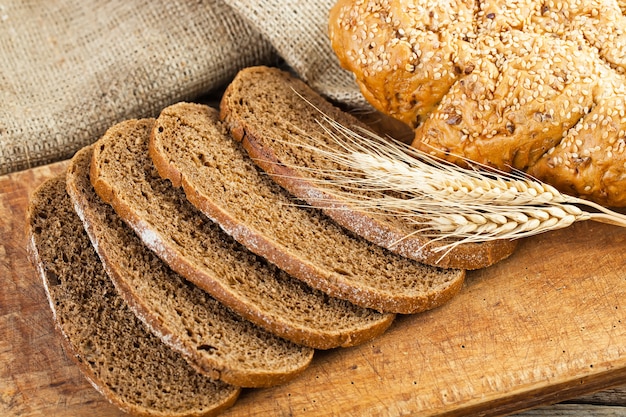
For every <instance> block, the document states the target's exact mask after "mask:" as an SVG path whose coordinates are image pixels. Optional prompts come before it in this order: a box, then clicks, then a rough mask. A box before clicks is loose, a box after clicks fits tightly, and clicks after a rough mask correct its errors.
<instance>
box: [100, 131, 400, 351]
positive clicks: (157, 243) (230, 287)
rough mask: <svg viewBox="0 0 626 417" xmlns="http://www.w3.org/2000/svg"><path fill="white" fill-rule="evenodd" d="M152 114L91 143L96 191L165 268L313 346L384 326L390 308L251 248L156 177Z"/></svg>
mask: <svg viewBox="0 0 626 417" xmlns="http://www.w3.org/2000/svg"><path fill="white" fill-rule="evenodd" d="M153 123H154V121H153V120H139V121H137V120H128V121H126V122H122V123H120V124H118V125H116V126H113V127H112V128H110V129H109V130H108V131H107V132H106V134H105V135H104V136H103V137H102V138H101V139H100V140H99V141H98V142H97V143H96V146H95V147H94V152H93V159H92V162H91V167H90V176H91V182H92V183H93V184H94V188H95V189H96V192H97V193H98V194H99V195H100V197H101V198H102V199H103V200H104V201H105V202H108V203H110V204H111V205H112V206H113V208H114V209H115V211H116V212H117V213H118V215H119V216H120V217H122V218H123V219H124V220H125V221H126V223H127V224H129V225H130V226H131V227H132V228H133V229H134V230H135V232H136V233H137V234H138V235H139V236H140V237H141V238H142V241H143V242H144V244H145V245H146V246H148V247H149V248H151V249H152V250H154V251H155V253H157V254H158V255H159V256H160V257H161V258H162V259H164V260H165V262H166V263H168V264H169V265H170V267H171V268H172V269H173V270H175V271H176V272H178V273H179V274H180V275H182V276H184V277H185V278H187V279H188V280H190V281H191V282H193V283H194V284H196V285H197V286H199V287H200V288H202V289H204V290H205V291H207V292H209V293H210V294H211V295H213V297H215V298H216V299H218V300H219V301H221V302H222V303H223V304H225V305H227V306H229V307H230V308H231V309H232V310H234V311H235V312H237V313H238V314H240V315H241V316H243V317H244V318H245V319H247V320H249V321H251V322H253V323H256V324H258V325H259V326H261V327H263V328H265V329H266V330H268V331H270V332H271V333H274V334H276V335H278V336H281V337H284V338H285V339H287V340H291V341H293V342H295V343H299V344H302V345H305V346H309V347H314V348H318V349H328V348H333V347H338V346H351V345H355V344H359V343H363V342H365V341H367V340H370V339H371V338H373V337H375V336H377V335H379V334H381V333H383V332H384V331H385V330H386V329H387V328H388V327H389V325H391V323H392V321H393V319H394V317H395V316H394V315H393V314H381V313H378V312H376V311H374V310H370V309H364V308H361V307H358V306H356V305H354V304H351V303H349V302H346V301H344V300H340V299H336V298H332V297H329V296H328V295H326V294H324V293H323V292H321V291H316V290H313V289H312V288H310V287H309V286H307V285H305V284H304V283H303V282H301V281H300V280H297V279H295V278H292V277H290V276H289V275H287V274H286V273H285V272H283V271H281V270H279V269H278V268H276V267H275V266H273V265H271V264H269V263H268V262H267V261H266V260H264V259H262V258H261V257H258V256H256V255H254V254H253V253H251V252H250V251H248V250H247V249H246V248H245V247H244V246H242V245H241V244H239V243H237V242H236V241H235V240H234V239H232V238H231V237H230V236H228V235H227V234H226V233H224V231H222V230H221V229H220V227H219V226H218V225H216V224H215V223H213V222H212V221H211V220H209V219H208V218H207V217H206V216H205V215H204V214H202V213H201V212H200V211H199V210H197V209H196V208H195V207H194V206H193V205H191V204H190V203H189V202H188V201H187V200H186V198H185V194H184V192H183V191H182V190H180V189H177V188H174V187H172V185H171V182H170V181H169V180H166V179H162V178H161V177H159V175H158V173H157V172H156V169H155V168H154V166H153V164H152V161H151V160H150V157H149V155H148V141H149V136H150V131H151V129H152V126H153Z"/></svg>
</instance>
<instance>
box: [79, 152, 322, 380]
mask: <svg viewBox="0 0 626 417" xmlns="http://www.w3.org/2000/svg"><path fill="white" fill-rule="evenodd" d="M92 153H93V152H92V148H91V147H87V148H84V149H82V150H80V151H79V152H77V153H76V155H75V156H74V157H73V158H72V160H71V162H70V165H69V166H68V168H67V191H68V194H69V195H70V197H71V199H72V201H73V203H74V207H75V210H76V212H77V213H78V215H79V217H80V218H81V219H82V221H83V224H84V225H85V229H86V231H87V234H88V235H89V237H90V239H91V241H92V243H93V246H94V248H95V249H96V252H97V253H98V255H99V256H100V259H101V261H102V263H103V265H104V267H105V270H106V271H107V272H108V275H109V277H110V278H111V280H112V281H113V284H114V285H115V287H116V288H117V290H118V292H119V293H120V295H121V296H122V298H123V299H124V300H125V301H126V303H127V304H128V305H129V306H130V307H131V308H132V310H133V311H134V312H135V314H136V315H137V316H138V317H139V318H140V319H141V320H142V321H143V322H144V323H145V324H146V326H147V327H148V328H149V329H151V331H152V332H153V333H155V334H156V335H157V336H159V337H160V338H161V340H162V341H163V342H164V343H166V344H167V345H169V346H170V347H171V348H172V349H174V350H176V351H178V352H180V353H181V354H182V355H183V356H184V357H185V358H186V359H187V361H188V362H189V363H190V365H192V366H194V367H195V368H196V369H197V370H198V371H199V372H202V373H205V374H207V375H208V376H210V377H211V378H213V379H220V380H222V381H224V382H227V383H229V384H232V385H237V386H240V387H266V386H272V385H277V384H281V383H284V382H286V381H288V380H290V379H292V378H293V377H295V376H296V375H298V374H300V373H301V372H302V371H304V369H306V368H307V367H308V366H309V364H310V363H311V360H312V358H313V349H311V348H307V347H303V346H300V345H296V344H294V343H292V342H288V341H286V340H284V339H282V338H279V337H277V336H274V335H272V334H271V333H268V332H267V331H265V330H263V329H261V328H260V327H258V326H256V325H254V324H252V323H250V322H249V321H247V320H244V319H242V318H241V317H240V316H239V315H236V314H234V313H233V312H232V311H231V310H229V309H228V308H226V307H225V306H223V305H222V304H220V303H219V302H218V301H217V300H215V299H214V298H212V297H211V296H210V295H209V294H207V293H206V292H205V291H203V290H201V289H200V288H198V287H196V286H195V285H193V284H191V283H189V281H187V280H185V279H184V278H183V277H181V276H180V275H178V274H176V273H175V272H174V271H172V270H171V269H170V268H168V267H167V265H166V264H165V263H164V262H163V261H161V260H160V259H159V258H158V257H157V256H156V254H154V253H153V252H152V251H150V250H149V249H148V248H147V247H145V246H144V245H143V243H142V242H141V239H139V237H137V236H136V235H135V233H134V232H133V231H132V229H130V228H129V227H128V226H126V224H124V222H123V221H122V219H121V218H120V217H119V216H117V214H116V213H115V211H114V210H113V208H112V207H111V206H110V205H108V204H106V203H104V202H103V201H102V200H101V199H100V198H99V197H98V195H97V194H96V192H95V190H94V189H93V186H92V185H91V182H90V180H89V164H90V161H91V157H92Z"/></svg>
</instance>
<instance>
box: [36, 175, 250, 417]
mask: <svg viewBox="0 0 626 417" xmlns="http://www.w3.org/2000/svg"><path fill="white" fill-rule="evenodd" d="M28 233H29V242H30V246H29V253H30V256H31V259H32V261H33V263H34V264H35V265H36V267H37V269H38V271H39V273H40V275H41V277H42V279H43V283H44V286H45V289H46V294H47V297H48V300H49V302H50V307H51V309H52V313H53V316H54V321H55V324H56V326H57V328H58V329H59V330H60V332H61V333H62V334H63V336H64V337H63V339H64V343H65V346H66V350H67V351H68V352H69V353H70V354H71V355H72V358H73V359H74V360H75V361H76V363H77V364H78V366H79V368H80V369H81V371H82V372H83V374H84V375H85V377H87V379H88V380H89V381H90V382H91V383H92V384H93V386H94V387H95V388H96V389H97V390H98V391H100V392H101V393H102V394H103V395H104V396H105V397H106V398H108V399H109V400H110V401H111V402H112V403H113V404H116V405H117V406H118V407H119V408H121V409H122V410H124V411H125V412H127V413H130V414H133V415H141V416H164V415H168V416H210V415H215V414H217V413H219V412H220V411H221V410H224V409H225V408H227V407H229V406H231V405H232V404H234V403H235V401H236V399H237V396H238V395H239V392H240V389H239V388H237V387H235V386H232V385H228V384H226V383H224V382H221V381H214V380H212V379H210V378H208V377H206V376H204V375H201V374H199V373H197V372H195V370H194V369H193V368H192V367H191V366H189V365H188V364H187V362H186V361H185V360H184V359H183V357H182V356H181V355H179V354H178V353H176V352H174V351H173V350H171V349H169V348H168V347H167V346H166V345H164V344H163V343H161V340H159V338H157V337H156V336H154V335H152V334H151V333H150V332H149V331H148V330H147V329H146V328H145V327H144V325H143V324H142V322H141V321H140V320H139V319H138V318H137V317H136V316H135V315H134V314H133V313H132V311H131V310H130V309H129V308H128V306H127V305H126V304H125V303H124V302H123V300H122V299H121V297H120V296H119V295H118V293H117V291H116V290H115V288H114V287H113V284H112V283H111V281H110V280H109V278H108V276H107V275H106V273H105V271H104V269H103V267H102V264H101V263H100V260H99V259H98V256H97V255H96V252H95V251H94V249H93V247H92V246H91V243H90V241H89V238H88V237H87V234H86V233H85V231H84V229H83V226H82V223H81V220H80V219H79V218H78V216H77V215H76V213H75V212H74V210H73V208H72V202H71V201H70V198H69V197H68V195H67V194H66V192H65V180H64V178H63V177H57V178H54V179H51V180H48V181H46V182H45V183H43V184H42V185H41V186H40V187H39V188H38V189H37V190H36V191H35V193H34V194H33V195H32V198H31V201H30V206H29V211H28Z"/></svg>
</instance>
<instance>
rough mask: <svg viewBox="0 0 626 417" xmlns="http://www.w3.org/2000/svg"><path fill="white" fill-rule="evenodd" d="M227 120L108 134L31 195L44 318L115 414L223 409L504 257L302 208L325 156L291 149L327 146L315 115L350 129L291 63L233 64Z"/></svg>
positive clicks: (488, 249)
mask: <svg viewBox="0 0 626 417" xmlns="http://www.w3.org/2000/svg"><path fill="white" fill-rule="evenodd" d="M220 111H221V113H220V112H218V111H217V110H216V109H213V108H211V107H209V106H206V105H201V104H191V103H178V104H176V105H173V106H171V107H168V108H166V109H164V110H163V111H162V112H161V114H160V115H159V116H158V118H156V119H142V120H128V121H125V122H122V123H120V124H118V125H116V126H113V127H112V128H110V129H109V130H108V131H107V132H106V134H105V135H104V136H103V137H102V138H101V139H100V140H99V141H98V142H96V143H95V144H93V145H91V146H89V147H86V148H84V149H82V150H81V151H79V152H78V153H77V154H76V155H75V156H74V158H73V159H72V160H71V162H70V164H69V166H68V169H67V172H66V173H65V174H64V175H63V176H61V177H58V178H54V179H51V180H49V181H47V182H45V183H44V184H42V185H41V186H40V187H39V189H38V190H37V191H36V192H35V193H34V194H33V196H32V199H31V204H30V208H29V219H28V226H29V232H30V253H31V255H32V258H33V262H34V263H35V265H37V267H38V270H39V271H40V274H41V276H42V278H43V282H44V285H45V288H46V292H47V295H48V298H49V301H50V306H51V308H52V312H53V315H54V318H55V323H56V325H57V327H58V328H59V329H60V331H61V333H62V334H63V336H64V337H63V340H64V343H66V346H67V348H68V351H69V352H72V354H73V355H74V357H75V359H76V361H77V363H78V365H79V366H80V368H81V370H82V371H83V373H84V374H85V376H86V377H87V378H88V379H89V380H90V381H91V382H92V384H93V385H94V386H95V387H96V388H97V389H98V390H99V391H100V392H102V393H103V394H104V395H105V396H106V397H107V398H108V399H109V400H110V401H111V402H113V403H114V404H116V405H117V406H119V407H120V408H121V409H123V410H124V411H126V412H129V413H131V414H137V415H173V416H183V415H194V416H199V415H214V414H216V413H219V412H220V411H221V410H224V409H225V408H227V407H229V406H231V405H232V404H234V403H235V401H236V398H237V396H238V394H239V392H240V389H241V388H242V387H246V388H257V387H268V386H272V385H277V384H282V383H285V382H286V381H288V380H290V379H291V378H294V377H295V376H296V375H299V374H300V373H301V372H303V371H304V370H305V369H306V368H307V366H308V365H309V364H310V362H311V360H312V359H313V354H314V351H315V350H316V349H333V348H339V347H349V346H354V345H357V344H360V343H364V342H366V341H368V340H371V339H372V338H374V337H376V336H378V335H380V334H382V333H383V332H384V331H385V330H386V329H387V328H388V327H389V326H390V325H391V324H392V321H393V320H394V317H395V315H396V314H413V313H418V312H421V311H424V310H427V309H432V308H435V307H437V306H439V305H441V304H443V303H444V302H446V301H447V300H449V299H450V298H451V297H452V296H454V295H455V294H456V293H457V292H458V291H459V290H460V289H461V287H462V283H463V279H464V276H465V270H466V269H473V268H482V267H485V266H488V265H491V264H493V263H494V262H497V261H499V260H501V259H503V258H505V257H506V256H508V255H510V254H511V253H512V251H513V250H514V245H513V244H512V243H509V242H490V243H486V244H472V245H460V246H458V247H456V248H455V249H454V250H452V251H451V252H450V253H448V254H447V255H446V256H445V257H444V258H441V256H440V254H438V253H436V252H434V251H433V250H432V248H433V247H436V244H437V243H433V245H428V244H427V243H428V240H427V238H425V237H423V236H420V235H419V234H418V233H417V234H416V233H411V232H410V231H409V230H405V229H404V227H405V226H404V225H402V224H398V223H393V222H389V221H387V220H385V219H382V218H376V217H375V216H374V215H372V214H365V213H361V212H356V211H351V210H350V208H349V206H346V205H345V204H343V203H341V202H338V201H332V200H331V199H330V198H328V199H320V198H312V197H311V196H313V195H316V188H315V184H316V182H315V181H314V180H315V178H314V177H315V175H318V173H320V172H323V169H326V168H328V166H325V164H327V162H325V161H320V160H319V158H315V157H313V156H312V155H310V154H308V153H307V148H306V147H302V146H295V145H294V146H291V145H290V144H292V143H296V142H298V141H292V139H295V137H299V139H303V138H306V139H307V140H311V139H315V140H318V141H325V140H326V138H325V136H326V134H325V131H324V129H323V128H321V127H320V126H319V124H318V123H316V120H317V119H318V118H319V115H320V113H319V111H323V112H324V113H325V114H327V115H329V116H330V117H333V118H335V119H338V120H340V121H341V123H343V124H346V125H360V123H359V122H358V121H357V120H356V119H354V118H353V117H352V116H350V115H349V114H347V113H344V112H342V111H341V110H339V109H338V108H335V107H333V106H332V105H331V104H330V103H328V102H326V101H325V100H324V99H323V98H322V97H320V96H319V95H317V94H316V93H315V92H313V91H312V90H311V89H309V88H308V87H307V86H306V84H304V83H303V82H301V81H300V80H298V79H296V78H294V77H292V76H291V75H290V74H288V73H286V72H284V71H281V70H278V69H274V68H268V67H254V68H248V69H245V70H243V71H241V72H240V73H239V75H238V76H237V77H236V78H235V79H234V80H233V82H232V84H231V85H230V86H229V87H228V89H227V91H226V92H225V94H224V96H223V99H222V102H221V104H220ZM300 143H301V142H300ZM328 143H329V144H328V146H335V145H332V144H331V142H328ZM296 166H300V167H304V168H311V169H308V170H306V169H305V170H299V171H298V170H295V169H293V167H296ZM307 173H308V174H307ZM317 194H319V193H317ZM318 197H319V196H318ZM407 235H410V237H409V238H406V239H399V238H398V237H401V236H407ZM398 241H401V242H402V243H401V244H400V245H391V244H390V242H398Z"/></svg>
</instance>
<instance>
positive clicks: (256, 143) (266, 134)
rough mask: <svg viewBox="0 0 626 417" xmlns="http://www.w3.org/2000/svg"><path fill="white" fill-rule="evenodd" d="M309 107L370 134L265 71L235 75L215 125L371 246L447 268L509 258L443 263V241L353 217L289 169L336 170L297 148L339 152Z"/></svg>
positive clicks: (467, 254)
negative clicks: (440, 249) (224, 128)
mask: <svg viewBox="0 0 626 417" xmlns="http://www.w3.org/2000/svg"><path fill="white" fill-rule="evenodd" d="M303 98H304V99H303ZM305 99H306V100H308V101H309V102H310V103H311V104H313V105H311V104H309V103H307V102H306V101H305ZM314 106H315V107H317V108H318V109H319V110H321V111H322V112H323V113H325V114H327V115H328V116H330V117H331V118H332V119H334V120H336V121H338V122H339V123H341V124H342V125H343V126H346V127H348V128H354V127H355V126H360V127H361V128H367V126H365V125H364V124H362V123H360V122H359V121H358V120H357V119H356V118H354V117H352V116H351V115H350V114H348V113H346V112H343V111H341V110H340V109H339V108H337V107H334V106H333V105H332V104H331V103H329V102H328V101H326V100H324V99H323V98H322V97H321V96H320V95H319V94H317V93H316V92H314V91H313V90H312V89H311V88H309V87H308V86H307V85H306V84H305V83H304V82H302V81H300V80H298V79H297V78H294V77H293V76H291V75H290V74H289V73H287V72H284V71H281V70H278V69H276V68H268V67H262V66H261V67H251V68H246V69H244V70H242V71H240V72H239V74H238V75H237V76H236V77H235V79H234V80H233V81H232V82H231V84H230V85H229V86H228V87H227V89H226V91H225V93H224V95H223V97H222V101H221V103H220V111H221V114H220V117H221V119H222V120H224V121H225V123H226V124H227V125H228V127H229V129H230V132H231V134H232V135H233V136H234V137H235V138H236V139H237V140H239V141H242V142H243V145H244V148H245V149H246V150H247V151H248V153H249V154H250V156H251V157H252V158H253V159H254V161H255V163H257V164H258V165H259V166H260V167H261V168H262V169H263V170H265V171H266V172H267V173H268V174H269V175H271V176H272V178H273V179H274V180H275V181H276V182H278V183H279V184H280V185H282V186H283V187H284V188H285V189H287V190H289V191H290V192H291V193H292V194H294V195H295V196H297V197H298V198H301V199H303V200H305V201H306V202H308V203H309V204H311V205H313V206H317V207H319V208H321V209H323V210H324V212H325V213H326V214H327V215H328V216H330V217H332V218H333V219H334V220H335V221H336V222H337V223H339V224H341V225H342V226H344V227H345V228H347V229H349V230H351V231H353V232H354V233H356V234H358V235H360V236H363V237H364V238H366V239H368V240H370V241H371V242H374V243H376V244H378V245H381V246H383V247H385V248H387V249H389V250H392V251H394V252H397V253H399V254H401V255H403V256H406V257H409V258H412V259H415V260H417V261H420V262H424V263H427V264H430V265H437V266H440V267H444V268H462V269H477V268H483V267H486V266H489V265H492V264H494V263H495V262H498V261H500V260H502V259H504V258H506V257H507V256H509V255H510V254H511V253H513V251H514V250H515V247H516V242H515V241H510V240H497V241H492V242H486V243H468V244H462V245H459V246H456V247H455V248H454V249H452V250H451V251H450V252H448V253H446V255H445V256H443V258H442V253H441V252H437V251H435V249H436V248H437V247H440V246H441V245H443V244H445V243H446V242H445V241H443V242H441V241H432V240H431V239H430V238H428V237H426V236H424V235H423V234H420V233H419V230H417V229H414V228H412V227H411V226H410V225H408V224H406V222H401V221H393V220H391V219H388V218H383V217H381V216H375V215H374V214H372V213H364V212H362V211H357V210H352V209H351V208H350V206H349V204H347V203H345V202H343V201H339V200H337V199H333V197H331V196H330V195H328V194H327V193H324V192H322V191H321V190H319V187H318V186H317V185H316V184H315V182H314V181H312V178H315V177H314V176H316V175H318V174H316V173H315V172H314V171H310V170H309V171H304V170H295V169H293V168H291V167H294V166H301V167H306V168H317V169H330V170H332V169H337V168H339V167H338V166H337V165H334V164H333V163H331V162H330V161H327V160H324V159H323V158H319V157H315V156H314V155H312V153H311V151H309V150H307V149H306V147H301V146H298V143H313V144H318V145H317V146H320V145H319V144H323V145H322V146H328V147H329V148H330V149H333V147H336V146H337V144H336V143H335V142H334V141H333V140H331V139H330V136H329V135H328V134H327V133H326V131H325V130H324V129H323V128H322V127H321V126H320V124H319V123H318V121H319V120H320V119H321V115H320V113H319V111H318V110H316V109H315V108H314ZM302 132H305V133H302ZM342 169H345V167H344V168H342Z"/></svg>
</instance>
